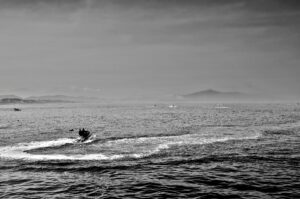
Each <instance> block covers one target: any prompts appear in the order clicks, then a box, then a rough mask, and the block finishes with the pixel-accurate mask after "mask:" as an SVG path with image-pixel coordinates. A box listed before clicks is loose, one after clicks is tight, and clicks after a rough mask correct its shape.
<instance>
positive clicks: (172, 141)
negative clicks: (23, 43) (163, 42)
mask: <svg viewBox="0 0 300 199" xmlns="http://www.w3.org/2000/svg"><path fill="white" fill-rule="evenodd" d="M16 106H17V107H19V108H21V109H22V111H20V112H15V111H13V108H14V107H16ZM83 127H84V128H86V129H88V130H90V131H91V132H93V133H94V135H95V136H96V137H95V138H94V139H93V140H90V141H89V142H87V143H77V142H76V138H77V137H78V135H77V134H78V132H77V130H78V128H83ZM71 129H74V131H70V130H71ZM299 160H300V104H296V103H295V104H195V103H194V104H192V103H191V104H183V103H182V104H176V106H169V105H168V104H166V103H161V104H155V105H154V104H151V103H147V104H146V103H145V104H142V103H139V104H116V103H114V104H104V103H93V104H87V103H66V104H63V103H60V104H31V105H14V106H13V105H1V106H0V198H272V199H273V198H299V196H300V189H299V187H300V170H299V169H300V165H299V163H300V161H299Z"/></svg>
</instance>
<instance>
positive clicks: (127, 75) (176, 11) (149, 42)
mask: <svg viewBox="0 0 300 199" xmlns="http://www.w3.org/2000/svg"><path fill="white" fill-rule="evenodd" d="M299 38H300V1H299V0H251V1H250V0H51V1H49V0H0V94H16V95H21V96H30V95H46V94H66V95H87V96H97V97H100V98H120V99H121V98H145V99H147V98H153V97H154V98H157V97H167V96H172V95H180V94H187V93H192V92H197V91H200V90H205V89H215V90H220V91H240V92H245V93H251V94H253V95H266V96H269V97H272V98H274V99H300V86H299V85H300V39H299Z"/></svg>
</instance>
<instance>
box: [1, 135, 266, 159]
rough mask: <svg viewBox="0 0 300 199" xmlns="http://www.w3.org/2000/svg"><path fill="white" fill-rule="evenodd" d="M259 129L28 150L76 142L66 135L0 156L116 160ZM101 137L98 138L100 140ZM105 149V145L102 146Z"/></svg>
mask: <svg viewBox="0 0 300 199" xmlns="http://www.w3.org/2000/svg"><path fill="white" fill-rule="evenodd" d="M259 135H260V134H259V133H257V132H256V131H254V133H249V131H248V132H246V133H245V134H242V135H237V134H231V135H227V134H225V135H223V137H210V138H208V137H203V136H199V134H185V135H179V136H155V137H139V138H123V139H117V140H110V141H106V142H104V143H101V145H100V147H106V149H110V150H111V151H112V152H111V153H109V154H104V153H98V152H97V153H91V154H32V153H29V152H28V151H30V150H34V149H43V148H48V147H57V148H59V147H64V146H66V145H69V144H75V143H76V139H75V138H62V139H58V140H52V141H40V142H30V143H19V144H17V145H13V146H6V147H0V151H1V152H0V158H6V159H23V160H35V161H40V160H116V159H124V158H144V157H148V156H151V155H153V154H156V153H159V152H160V151H162V150H165V149H169V148H170V147H171V146H174V145H179V146H180V145H193V144H209V143H214V142H226V141H229V140H244V139H256V138H258V137H259ZM97 141H98V140H97ZM86 146H87V147H99V145H97V144H95V143H94V144H93V142H91V143H89V144H88V145H86ZM100 149H101V148H100ZM98 151H101V150H98Z"/></svg>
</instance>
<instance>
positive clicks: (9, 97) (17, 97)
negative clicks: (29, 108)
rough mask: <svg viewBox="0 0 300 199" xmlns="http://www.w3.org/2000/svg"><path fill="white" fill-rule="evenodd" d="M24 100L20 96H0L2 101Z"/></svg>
mask: <svg viewBox="0 0 300 199" xmlns="http://www.w3.org/2000/svg"><path fill="white" fill-rule="evenodd" d="M5 98H6V99H22V98H21V97H19V96H16V95H0V100H1V99H5Z"/></svg>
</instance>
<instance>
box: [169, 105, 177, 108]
mask: <svg viewBox="0 0 300 199" xmlns="http://www.w3.org/2000/svg"><path fill="white" fill-rule="evenodd" d="M176 107H177V106H176V105H175V104H171V105H169V108H176Z"/></svg>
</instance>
